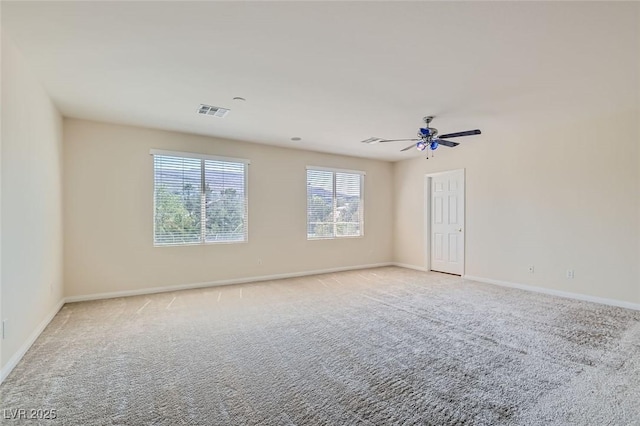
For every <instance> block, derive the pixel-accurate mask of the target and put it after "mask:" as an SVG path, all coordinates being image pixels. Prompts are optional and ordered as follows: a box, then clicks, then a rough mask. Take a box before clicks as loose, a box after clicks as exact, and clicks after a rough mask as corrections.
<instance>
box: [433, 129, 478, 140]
mask: <svg viewBox="0 0 640 426" xmlns="http://www.w3.org/2000/svg"><path fill="white" fill-rule="evenodd" d="M481 133H482V132H481V131H480V130H478V129H475V130H467V131H466V132H456V133H447V134H446V135H440V136H439V137H441V138H443V139H448V138H459V137H460V136H472V135H479V134H481Z"/></svg>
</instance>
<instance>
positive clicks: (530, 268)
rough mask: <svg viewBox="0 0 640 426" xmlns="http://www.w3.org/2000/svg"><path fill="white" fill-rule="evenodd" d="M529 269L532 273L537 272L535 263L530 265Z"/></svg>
mask: <svg viewBox="0 0 640 426" xmlns="http://www.w3.org/2000/svg"><path fill="white" fill-rule="evenodd" d="M527 270H528V271H529V273H530V274H533V273H534V272H535V270H536V268H535V266H533V265H529V268H528V269H527Z"/></svg>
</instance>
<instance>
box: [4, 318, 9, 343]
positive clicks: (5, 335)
mask: <svg viewBox="0 0 640 426" xmlns="http://www.w3.org/2000/svg"><path fill="white" fill-rule="evenodd" d="M8 322H9V320H7V319H5V320H2V340H4V339H5V338H6V337H7V323H8Z"/></svg>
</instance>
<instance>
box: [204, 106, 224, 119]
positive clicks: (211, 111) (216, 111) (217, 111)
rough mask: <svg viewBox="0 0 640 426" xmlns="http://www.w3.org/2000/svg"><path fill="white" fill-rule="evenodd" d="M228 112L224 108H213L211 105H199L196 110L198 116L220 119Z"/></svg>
mask: <svg viewBox="0 0 640 426" xmlns="http://www.w3.org/2000/svg"><path fill="white" fill-rule="evenodd" d="M228 112H229V110H228V109H226V108H220V107H215V106H211V105H205V104H200V108H198V114H204V115H213V116H214V117H218V118H222V117H224V116H225V115H227V113H228Z"/></svg>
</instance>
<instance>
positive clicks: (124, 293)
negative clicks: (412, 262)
mask: <svg viewBox="0 0 640 426" xmlns="http://www.w3.org/2000/svg"><path fill="white" fill-rule="evenodd" d="M391 265H393V263H392V262H384V263H373V264H370V265H356V266H344V267H339V268H329V269H318V270H314V271H302V272H291V273H287V274H275V275H263V276H254V277H246V278H234V279H229V280H218V281H208V282H202V283H192V284H178V285H170V286H165V287H152V288H143V289H138V290H124V291H114V292H109V293H95V294H86V295H81V296H69V297H67V298H66V299H65V303H72V302H85V301H88V300H100V299H113V298H116V297H127V296H140V295H143V294H154V293H166V292H171V291H178V290H190V289H194V288H206V287H217V286H221V285H231V284H244V283H251V282H259V281H271V280H280V279H284V278H296V277H305V276H308V275H319V274H328V273H332V272H343V271H353V270H357V269H368V268H380V267H383V266H391Z"/></svg>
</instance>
